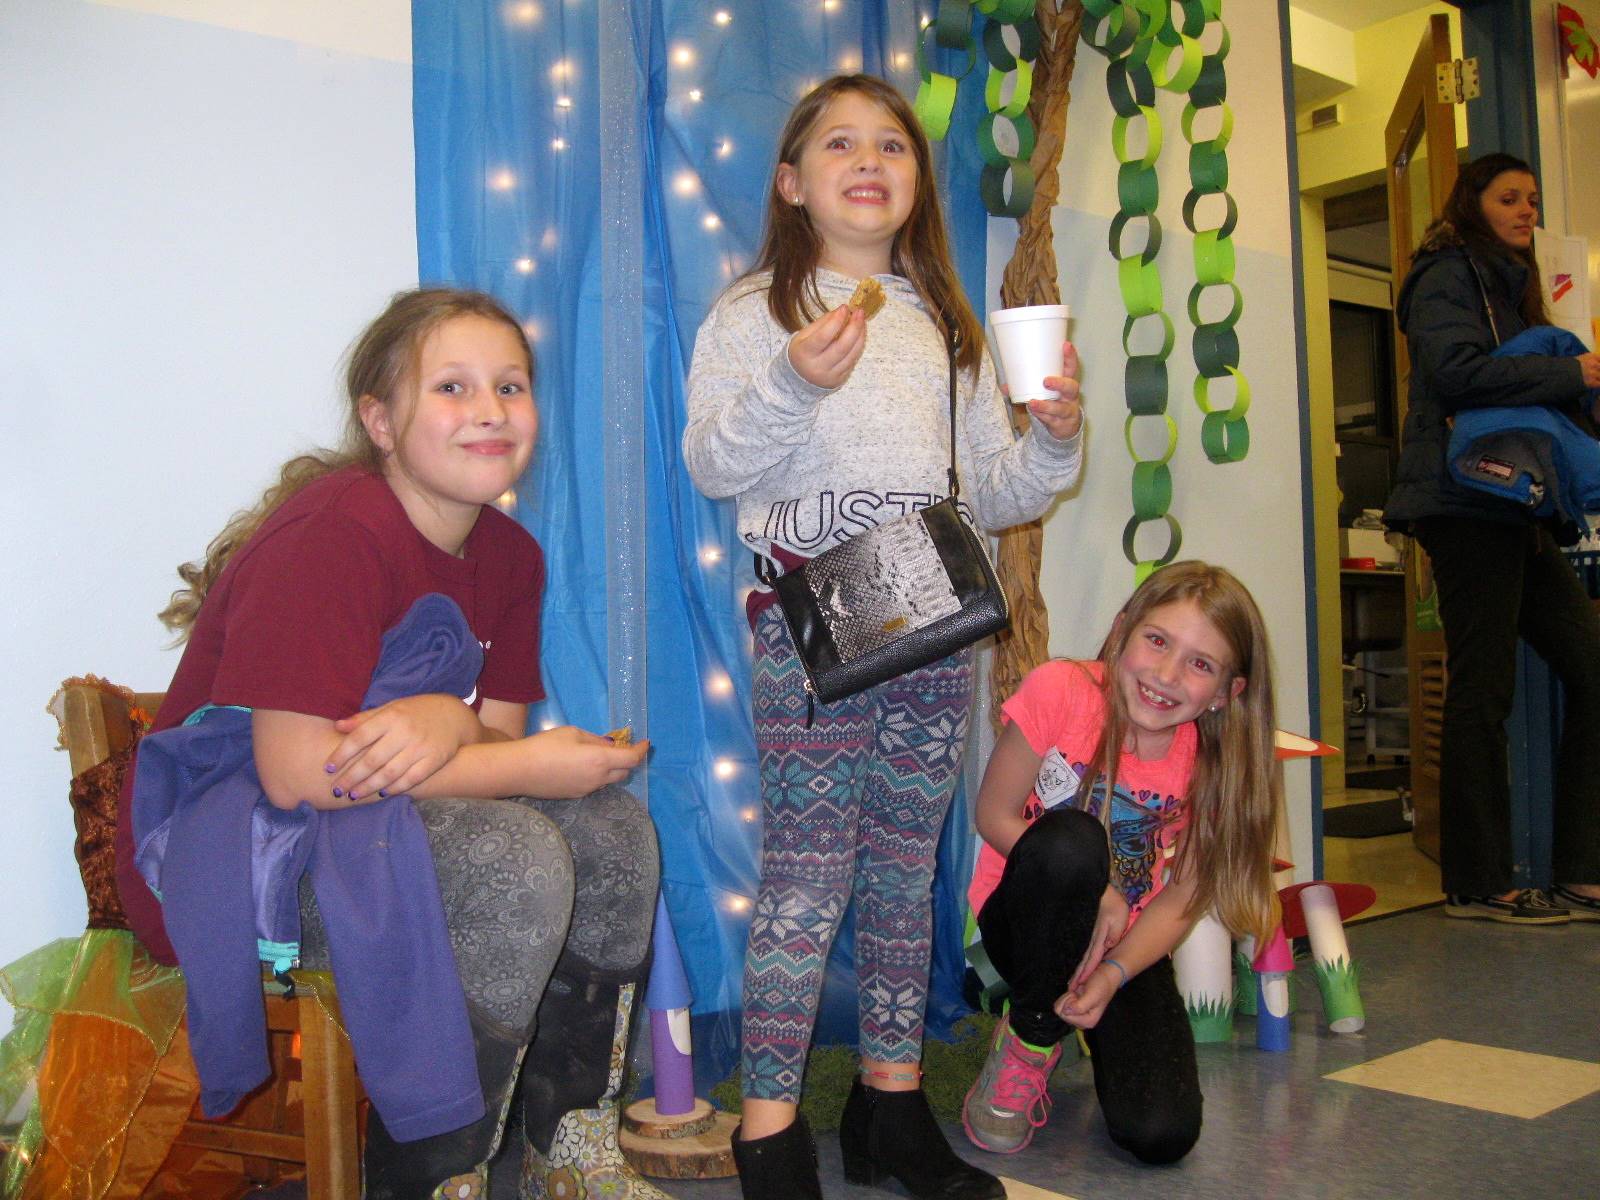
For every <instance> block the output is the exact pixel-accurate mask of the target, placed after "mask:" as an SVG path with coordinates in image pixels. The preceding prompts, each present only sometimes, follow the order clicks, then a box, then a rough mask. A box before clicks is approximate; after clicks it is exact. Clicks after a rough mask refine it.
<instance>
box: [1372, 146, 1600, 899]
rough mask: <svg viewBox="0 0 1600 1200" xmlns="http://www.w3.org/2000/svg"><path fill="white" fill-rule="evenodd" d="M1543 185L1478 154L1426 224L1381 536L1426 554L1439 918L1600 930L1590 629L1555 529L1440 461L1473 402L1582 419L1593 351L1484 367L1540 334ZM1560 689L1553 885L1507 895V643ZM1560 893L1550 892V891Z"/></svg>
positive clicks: (1597, 624) (1412, 289)
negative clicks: (1442, 686)
mask: <svg viewBox="0 0 1600 1200" xmlns="http://www.w3.org/2000/svg"><path fill="white" fill-rule="evenodd" d="M1538 215H1539V195H1538V183H1537V181H1536V180H1535V179H1534V177H1533V173H1532V171H1531V170H1530V169H1529V167H1528V164H1527V163H1525V162H1523V161H1521V160H1520V159H1516V158H1513V157H1511V156H1510V155H1508V154H1488V155H1485V156H1483V157H1482V158H1479V159H1476V160H1474V161H1473V162H1471V163H1469V164H1468V165H1467V166H1465V167H1463V168H1462V170H1461V174H1460V175H1459V176H1458V178H1457V179H1456V184H1455V187H1454V188H1453V189H1452V190H1451V192H1450V198H1449V200H1448V201H1446V203H1445V207H1444V214H1443V216H1442V217H1441V218H1440V219H1439V220H1438V221H1435V222H1434V223H1433V225H1431V226H1430V227H1429V228H1428V231H1427V233H1426V234H1425V235H1424V236H1423V239H1422V243H1421V245H1420V246H1419V247H1418V249H1417V255H1416V258H1415V259H1414V260H1413V262H1412V265H1411V270H1410V272H1409V273H1408V274H1407V275H1406V278H1405V283H1404V284H1403V286H1402V287H1401V289H1400V297H1399V301H1398V303H1397V305H1396V313H1397V315H1398V318H1399V323H1400V328H1401V329H1402V330H1403V331H1404V333H1405V335H1406V345H1407V347H1408V349H1409V351H1410V356H1411V386H1410V391H1409V394H1408V399H1407V405H1408V407H1407V412H1406V419H1405V426H1404V429H1403V431H1402V436H1401V451H1400V468H1399V473H1398V482H1397V484H1396V486H1395V489H1394V492H1393V494H1392V495H1390V497H1389V503H1388V506H1387V507H1386V508H1385V509H1384V514H1383V515H1384V520H1385V521H1386V522H1387V523H1388V524H1389V526H1390V527H1391V528H1394V529H1399V530H1401V531H1403V532H1407V533H1410V534H1411V535H1412V536H1414V537H1415V538H1416V539H1417V541H1418V542H1420V543H1421V544H1422V548H1423V549H1424V550H1426V551H1427V552H1428V556H1429V558H1430V559H1431V560H1432V563H1433V577H1434V581H1435V583H1436V585H1437V588H1438V599H1439V616H1440V619H1441V621H1442V622H1443V625H1444V634H1445V643H1446V646H1447V648H1448V653H1449V679H1448V683H1447V686H1446V692H1445V702H1444V741H1443V745H1442V747H1441V766H1440V787H1439V792H1440V814H1439V815H1440V825H1441V845H1440V866H1441V870H1442V875H1443V885H1444V891H1445V892H1446V893H1447V901H1446V904H1445V911H1446V912H1447V913H1449V914H1450V915H1451V916H1453V917H1476V918H1483V919H1488V920H1495V921H1504V922H1508V923H1511V924H1518V925H1549V924H1560V923H1564V922H1566V921H1568V920H1570V919H1573V918H1578V919H1581V920H1591V921H1600V620H1597V618H1596V616H1595V612H1594V609H1593V607H1592V606H1591V604H1590V602H1589V598H1588V596H1587V595H1586V594H1585V592H1584V590H1583V588H1582V586H1581V585H1580V584H1579V582H1578V578H1577V575H1576V574H1575V572H1574V571H1573V569H1572V567H1571V565H1570V564H1569V563H1568V562H1567V561H1566V559H1565V557H1564V556H1563V555H1562V553H1561V551H1560V549H1559V548H1558V546H1557V544H1556V539H1555V537H1554V536H1553V534H1552V530H1551V527H1550V526H1549V525H1548V524H1546V523H1544V522H1541V521H1536V520H1535V519H1534V518H1533V517H1532V516H1531V515H1530V514H1529V513H1528V511H1527V510H1526V509H1524V508H1523V507H1521V506H1520V505H1518V504H1516V503H1514V502H1512V501H1509V500H1500V499H1497V498H1495V497H1492V496H1489V495H1487V494H1485V493H1483V492H1479V491H1474V490H1472V489H1470V488H1466V487H1462V486H1461V485H1459V484H1457V483H1456V482H1455V481H1454V480H1453V479H1451V477H1450V473H1449V471H1448V469H1447V467H1446V464H1445V452H1446V447H1447V445H1448V443H1449V439H1450V428H1449V422H1450V418H1451V417H1452V415H1453V414H1455V413H1456V412H1459V411H1460V410H1462V409H1466V408H1485V407H1493V406H1504V405H1544V406H1546V407H1550V408H1558V409H1561V410H1563V411H1565V412H1566V413H1567V414H1568V415H1571V416H1574V417H1576V419H1578V420H1579V421H1580V422H1583V423H1587V422H1589V421H1590V420H1591V419H1600V414H1597V413H1590V412H1585V411H1583V409H1584V407H1585V404H1586V397H1587V395H1588V389H1590V388H1593V387H1597V386H1600V356H1597V355H1595V354H1593V353H1587V354H1581V355H1578V356H1576V357H1573V358H1550V357H1543V356H1539V355H1519V356H1515V357H1511V356H1507V357H1493V356H1492V351H1493V350H1494V349H1495V347H1496V346H1497V345H1498V344H1499V343H1500V342H1501V341H1502V340H1504V339H1507V338H1510V337H1511V336H1512V335H1514V334H1517V333H1520V332H1521V331H1522V330H1524V329H1526V328H1529V327H1530V326H1533V325H1547V324H1549V323H1550V319H1549V316H1548V314H1547V313H1546V311H1545V305H1544V293H1543V284H1542V283H1541V281H1540V279H1539V267H1538V264H1537V262H1536V261H1535V259H1534V256H1533V227H1534V224H1535V223H1536V221H1537V220H1538ZM1519 635H1520V636H1521V637H1523V638H1525V639H1527V641H1528V644H1529V645H1531V646H1532V647H1533V648H1534V649H1535V650H1537V651H1538V652H1539V653H1540V654H1541V655H1542V656H1543V657H1544V659H1545V660H1546V661H1547V662H1548V663H1549V664H1550V665H1551V667H1553V668H1554V669H1555V671H1556V673H1557V675H1558V676H1560V678H1561V682H1562V684H1563V685H1564V686H1565V691H1566V707H1565V714H1564V715H1565V719H1564V721H1563V728H1562V739H1561V751H1560V755H1559V758H1558V760H1557V764H1556V782H1555V829H1554V839H1553V847H1552V849H1553V859H1554V863H1553V865H1554V876H1555V880H1556V883H1555V886H1554V888H1553V889H1551V891H1548V892H1547V891H1545V890H1544V889H1540V888H1515V887H1513V885H1512V870H1511V799H1510V779H1509V775H1508V769H1507V763H1506V733H1505V721H1506V717H1507V716H1508V715H1509V714H1510V712H1511V703H1512V695H1513V690H1514V680H1515V670H1516V651H1517V638H1518V636H1519ZM1552 893H1553V894H1552Z"/></svg>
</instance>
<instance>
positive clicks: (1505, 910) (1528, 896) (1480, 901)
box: [1444, 888, 1600, 925]
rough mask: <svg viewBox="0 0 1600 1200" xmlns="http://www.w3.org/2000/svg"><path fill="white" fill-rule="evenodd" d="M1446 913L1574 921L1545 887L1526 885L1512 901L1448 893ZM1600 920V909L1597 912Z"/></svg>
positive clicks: (1530, 921)
mask: <svg viewBox="0 0 1600 1200" xmlns="http://www.w3.org/2000/svg"><path fill="white" fill-rule="evenodd" d="M1444 911H1445V915H1447V916H1451V917H1465V918H1467V919H1468V920H1477V921H1501V922H1503V923H1505V924H1507V925H1565V924H1566V923H1567V922H1568V921H1570V920H1572V913H1571V911H1570V910H1568V909H1565V908H1563V907H1562V906H1561V905H1559V904H1557V903H1556V902H1555V901H1554V900H1552V899H1550V897H1549V896H1548V895H1546V894H1545V892H1544V890H1543V889H1542V888H1523V889H1522V890H1521V891H1520V892H1518V893H1517V894H1516V895H1515V896H1513V897H1512V898H1511V899H1510V900H1496V899H1495V898H1494V897H1493V896H1446V897H1445V901H1444ZM1596 919H1600V911H1597V913H1596Z"/></svg>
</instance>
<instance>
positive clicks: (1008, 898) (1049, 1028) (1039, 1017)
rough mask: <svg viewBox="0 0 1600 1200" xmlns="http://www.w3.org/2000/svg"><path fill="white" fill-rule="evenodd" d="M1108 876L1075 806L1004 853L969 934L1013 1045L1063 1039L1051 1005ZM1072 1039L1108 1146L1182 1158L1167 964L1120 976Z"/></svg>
mask: <svg viewBox="0 0 1600 1200" xmlns="http://www.w3.org/2000/svg"><path fill="white" fill-rule="evenodd" d="M1110 874H1111V863H1110V851H1109V849H1108V847H1107V846H1106V834H1105V830H1104V828H1102V826H1101V825H1100V822H1099V821H1097V820H1096V819H1095V818H1093V817H1091V816H1089V815H1088V814H1087V813H1084V812H1081V811H1079V810H1077V809H1052V810H1051V811H1049V812H1047V813H1045V814H1044V815H1043V816H1041V817H1040V818H1039V819H1038V820H1037V821H1035V822H1034V823H1033V824H1032V825H1031V826H1029V827H1028V830H1027V832H1026V833H1024V834H1023V835H1022V836H1021V837H1020V838H1018V839H1017V843H1016V845H1014V846H1013V847H1012V848H1011V854H1010V856H1009V857H1008V858H1007V859H1006V869H1005V872H1004V874H1002V875H1001V876H1000V884H999V886H998V887H996V888H995V890H994V893H993V894H992V895H991V896H990V897H989V899H988V900H987V901H986V902H985V903H984V906H983V911H982V912H981V913H979V914H978V929H979V931H980V932H981V933H982V934H983V946H984V949H985V950H986V951H987V952H988V954H989V958H990V960H991V961H992V962H993V963H994V966H995V969H996V970H997V971H999V972H1000V975H1001V977H1002V978H1004V979H1005V981H1006V982H1007V983H1008V984H1009V985H1010V987H1011V1011H1010V1022H1011V1028H1012V1031H1013V1032H1014V1033H1016V1035H1017V1036H1018V1037H1020V1038H1022V1040H1023V1041H1025V1042H1028V1043H1030V1044H1032V1045H1035V1046H1051V1045H1054V1044H1055V1043H1056V1042H1059V1041H1061V1040H1062V1039H1063V1038H1064V1037H1066V1036H1067V1035H1068V1034H1069V1033H1071V1031H1072V1027H1071V1026H1070V1025H1068V1024H1067V1023H1066V1022H1065V1021H1063V1020H1062V1019H1061V1018H1060V1017H1058V1016H1056V1014H1055V1012H1054V1010H1053V1009H1052V1007H1051V1006H1052V1005H1053V1004H1054V1003H1055V1001H1056V999H1057V998H1058V997H1059V996H1060V995H1061V994H1062V993H1063V992H1065V991H1066V990H1067V985H1068V984H1069V983H1070V982H1071V980H1072V973H1073V971H1075V970H1076V969H1077V966H1078V963H1079V962H1080V961H1081V960H1082V958H1083V955H1084V951H1085V950H1087V949H1088V946H1089V938H1090V936H1091V935H1092V934H1093V932H1094V922H1095V916H1096V914H1097V913H1098V911H1099V904H1100V897H1101V895H1102V894H1103V893H1104V892H1105V890H1106V885H1107V882H1108V881H1109V879H1110ZM1113 957H1115V953H1114V952H1113ZM1084 1034H1085V1037H1086V1039H1087V1041H1088V1043H1089V1052H1090V1055H1091V1061H1092V1063H1093V1064H1094V1090H1095V1094H1096V1095H1097V1096H1098V1097H1099V1098H1100V1111H1101V1112H1102V1113H1103V1114H1104V1115H1105V1119H1106V1128H1107V1130H1108V1131H1109V1132H1110V1134H1111V1140H1112V1141H1113V1142H1115V1143H1116V1144H1117V1145H1119V1146H1121V1147H1122V1148H1123V1149H1124V1150H1126V1151H1128V1152H1129V1153H1130V1154H1132V1155H1134V1157H1136V1158H1138V1159H1139V1160H1140V1161H1142V1162H1146V1163H1152V1164H1159V1163H1172V1162H1177V1161H1178V1160H1179V1159H1180V1158H1182V1157H1183V1156H1184V1155H1185V1154H1187V1153H1189V1151H1190V1150H1191V1149H1192V1148H1193V1146H1194V1144H1195V1142H1196V1141H1197V1140H1198V1139H1199V1137H1200V1109H1201V1096H1200V1076H1199V1072H1198V1070H1197V1068H1196V1065H1195V1054H1194V1034H1193V1032H1192V1031H1191V1030H1190V1028H1189V1016H1188V1013H1187V1012H1186V1011H1185V1009H1184V1006H1183V998H1182V997H1181V996H1180V995H1179V994H1178V985H1177V981H1176V979H1175V978H1174V977H1173V974H1172V960H1171V959H1169V958H1163V959H1161V960H1160V961H1159V962H1157V963H1155V964H1154V965H1153V966H1150V967H1147V968H1146V969H1145V970H1143V971H1140V972H1139V973H1138V974H1137V975H1135V976H1133V977H1132V978H1131V979H1129V980H1128V982H1127V985H1126V986H1125V987H1123V988H1122V990H1121V991H1119V992H1117V994H1116V995H1114V996H1113V997H1112V998H1111V1002H1110V1003H1109V1004H1107V1005H1106V1007H1105V1011H1104V1012H1103V1013H1102V1014H1101V1017H1100V1022H1099V1024H1097V1025H1096V1026H1095V1027H1094V1028H1093V1029H1088V1030H1085V1031H1084Z"/></svg>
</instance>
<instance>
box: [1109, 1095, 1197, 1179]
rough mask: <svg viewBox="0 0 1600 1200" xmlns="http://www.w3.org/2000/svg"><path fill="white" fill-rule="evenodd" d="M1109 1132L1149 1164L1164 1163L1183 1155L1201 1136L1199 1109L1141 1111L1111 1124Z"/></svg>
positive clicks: (1116, 1140) (1119, 1143)
mask: <svg viewBox="0 0 1600 1200" xmlns="http://www.w3.org/2000/svg"><path fill="white" fill-rule="evenodd" d="M1107 1124H1108V1126H1110V1122H1109V1119H1108V1122H1107ZM1110 1133H1111V1140H1112V1141H1113V1142H1115V1143H1116V1144H1117V1145H1119V1146H1121V1147H1122V1148H1123V1149H1124V1150H1126V1151H1127V1152H1128V1153H1129V1154H1131V1155H1133V1156H1134V1157H1135V1158H1137V1159H1138V1160H1139V1161H1140V1162H1142V1163H1144V1164H1145V1165H1146V1166H1151V1167H1164V1166H1168V1165H1170V1164H1171V1163H1175V1162H1177V1161H1178V1160H1179V1159H1181V1158H1183V1157H1184V1155H1186V1154H1188V1153H1189V1151H1190V1150H1193V1149H1194V1144H1195V1143H1196V1142H1198V1141H1199V1140H1200V1111H1199V1109H1198V1108H1196V1109H1195V1110H1194V1111H1193V1112H1176V1111H1154V1112H1146V1113H1140V1114H1138V1115H1137V1116H1135V1117H1134V1118H1132V1119H1131V1120H1124V1121H1121V1122H1119V1123H1118V1125H1116V1126H1110Z"/></svg>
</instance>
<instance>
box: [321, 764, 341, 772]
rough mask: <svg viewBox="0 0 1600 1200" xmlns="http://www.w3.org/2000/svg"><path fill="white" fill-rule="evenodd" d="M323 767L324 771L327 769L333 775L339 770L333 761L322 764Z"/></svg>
mask: <svg viewBox="0 0 1600 1200" xmlns="http://www.w3.org/2000/svg"><path fill="white" fill-rule="evenodd" d="M322 769H323V770H324V771H326V772H327V773H328V774H329V775H332V774H333V773H334V772H335V771H337V770H338V768H337V767H335V766H334V765H333V764H332V763H324V764H323V766H322Z"/></svg>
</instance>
